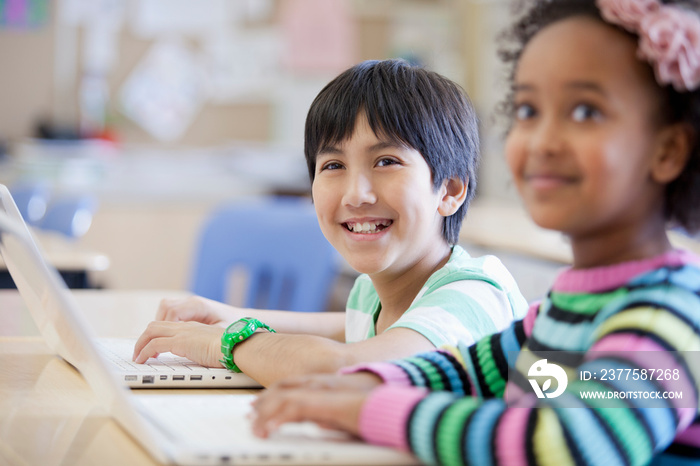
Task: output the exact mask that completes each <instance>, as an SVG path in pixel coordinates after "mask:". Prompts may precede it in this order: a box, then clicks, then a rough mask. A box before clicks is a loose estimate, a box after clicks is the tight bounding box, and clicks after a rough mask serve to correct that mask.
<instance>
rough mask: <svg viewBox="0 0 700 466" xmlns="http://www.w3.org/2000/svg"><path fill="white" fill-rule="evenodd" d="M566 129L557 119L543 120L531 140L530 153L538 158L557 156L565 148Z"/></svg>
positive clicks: (535, 129)
mask: <svg viewBox="0 0 700 466" xmlns="http://www.w3.org/2000/svg"><path fill="white" fill-rule="evenodd" d="M563 131H564V127H563V126H562V125H560V124H559V123H558V122H557V121H556V119H555V118H542V119H540V121H539V122H538V124H537V125H536V127H535V128H534V131H533V133H532V138H531V139H530V151H531V152H532V153H533V154H534V155H538V156H553V155H556V154H557V153H558V152H559V151H560V150H561V149H562V147H563V142H564V139H563V138H564V133H563Z"/></svg>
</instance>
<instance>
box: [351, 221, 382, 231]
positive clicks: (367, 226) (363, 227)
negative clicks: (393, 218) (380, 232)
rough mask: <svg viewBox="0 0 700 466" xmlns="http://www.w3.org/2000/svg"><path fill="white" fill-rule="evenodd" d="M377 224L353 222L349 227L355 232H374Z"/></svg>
mask: <svg viewBox="0 0 700 466" xmlns="http://www.w3.org/2000/svg"><path fill="white" fill-rule="evenodd" d="M378 225H380V223H369V222H365V223H354V224H352V225H351V226H350V229H351V230H352V231H353V232H355V233H376V232H377V226H378ZM381 225H383V224H381Z"/></svg>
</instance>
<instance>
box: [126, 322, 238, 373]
mask: <svg viewBox="0 0 700 466" xmlns="http://www.w3.org/2000/svg"><path fill="white" fill-rule="evenodd" d="M223 333H224V330H223V329H222V328H221V327H218V326H214V325H205V324H202V323H199V322H159V321H155V322H151V323H150V324H148V327H147V328H146V331H145V332H143V334H142V335H141V336H140V337H139V339H138V340H137V341H136V345H135V346H134V362H136V363H138V364H143V363H145V362H146V361H147V360H148V358H155V357H158V355H159V354H160V353H166V352H171V353H173V354H176V355H178V356H184V357H186V358H188V359H191V360H192V361H194V362H196V363H198V364H201V365H202V366H206V367H222V365H221V363H220V362H219V359H221V358H222V357H223V356H222V354H221V335H222V334H223Z"/></svg>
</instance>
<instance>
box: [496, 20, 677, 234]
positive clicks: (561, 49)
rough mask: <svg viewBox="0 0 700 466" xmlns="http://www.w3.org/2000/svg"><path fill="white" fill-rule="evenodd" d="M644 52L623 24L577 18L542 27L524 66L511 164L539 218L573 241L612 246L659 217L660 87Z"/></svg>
mask: <svg viewBox="0 0 700 466" xmlns="http://www.w3.org/2000/svg"><path fill="white" fill-rule="evenodd" d="M636 49H637V44H636V41H635V40H634V39H633V38H631V37H629V36H627V35H625V34H624V33H622V32H620V31H618V30H616V29H615V28H613V27H610V26H608V25H606V24H603V23H601V22H599V21H596V20H595V19H592V18H585V17H574V18H569V19H565V20H561V21H559V22H556V23H554V24H552V25H550V26H548V27H546V28H544V29H543V30H542V31H541V32H539V33H538V34H537V35H536V36H535V37H534V38H533V39H532V40H531V41H530V43H529V44H528V45H527V46H526V48H525V49H524V51H523V54H522V56H521V58H520V61H519V63H518V66H517V69H516V75H515V81H514V86H515V100H514V103H515V118H514V124H513V127H512V130H511V131H510V133H509V135H508V138H507V142H506V157H507V161H508V164H509V166H510V169H511V172H512V176H513V179H514V182H515V184H516V186H517V188H518V191H519V192H520V195H521V197H522V199H523V201H524V203H525V207H526V208H527V210H528V211H529V213H530V215H531V216H532V218H533V219H534V221H535V222H536V223H537V224H539V225H540V226H542V227H544V228H549V229H553V230H559V231H562V232H564V233H566V234H567V235H569V236H570V237H571V239H572V241H575V240H577V239H586V238H598V239H603V242H601V243H600V244H607V243H606V242H605V237H606V235H610V234H617V233H619V232H620V231H623V230H629V231H639V230H640V228H644V227H645V226H646V227H648V226H649V222H650V221H651V220H650V219H653V221H654V222H657V223H658V221H659V216H660V213H661V209H662V200H663V185H662V184H659V183H656V182H655V181H654V180H653V178H652V175H651V166H652V165H651V164H652V159H653V154H654V153H655V151H658V148H659V144H660V142H659V141H660V138H659V137H658V135H659V131H660V125H658V124H657V123H655V119H654V115H656V114H658V109H659V108H660V104H659V101H658V99H659V97H658V90H657V89H658V88H657V86H656V84H655V81H654V78H653V74H652V72H651V69H650V68H649V67H648V66H646V65H645V64H643V63H641V62H640V61H639V60H637V58H636ZM616 232H617V233H616ZM608 243H609V242H608ZM611 244H612V243H611Z"/></svg>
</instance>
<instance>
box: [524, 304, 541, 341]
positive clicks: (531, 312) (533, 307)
mask: <svg viewBox="0 0 700 466" xmlns="http://www.w3.org/2000/svg"><path fill="white" fill-rule="evenodd" d="M540 304H541V303H540V301H535V302H533V303H532V304H530V308H529V309H528V310H527V314H525V318H524V319H523V330H524V331H525V335H526V336H527V337H528V338H529V337H530V336H531V335H532V328H533V327H534V326H535V319H536V318H537V314H538V313H539V312H540Z"/></svg>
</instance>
